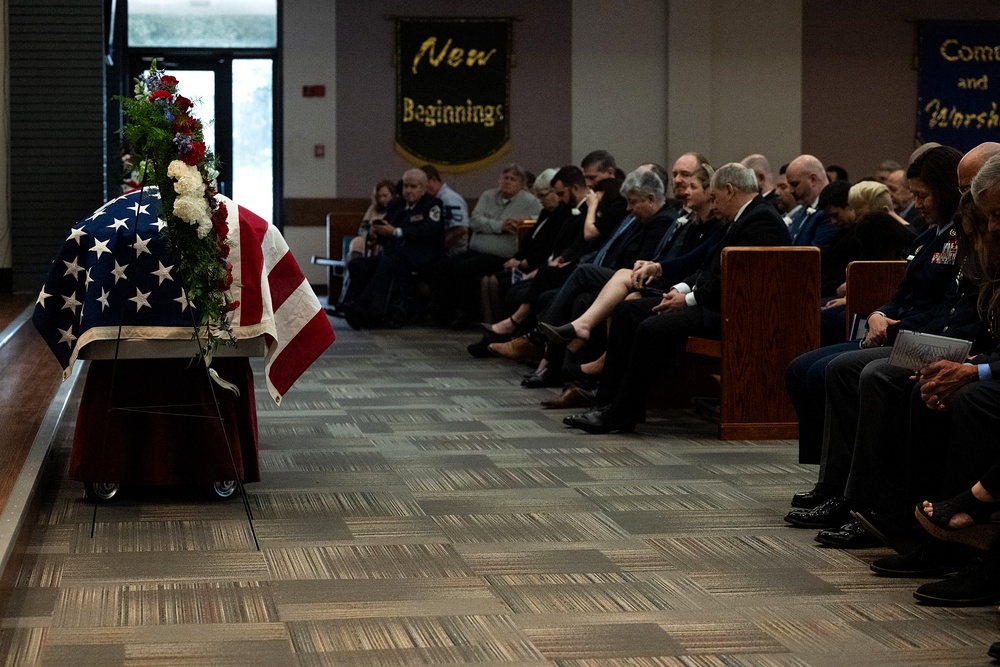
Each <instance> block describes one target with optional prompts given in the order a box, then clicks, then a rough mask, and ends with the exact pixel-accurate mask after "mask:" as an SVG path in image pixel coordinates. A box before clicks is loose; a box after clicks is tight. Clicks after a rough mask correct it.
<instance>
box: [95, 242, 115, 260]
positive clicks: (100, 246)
mask: <svg viewBox="0 0 1000 667" xmlns="http://www.w3.org/2000/svg"><path fill="white" fill-rule="evenodd" d="M110 241H111V239H105V240H103V241H98V240H97V239H94V247H93V248H91V249H90V252H96V253H97V259H100V258H101V255H103V254H104V253H108V254H110V253H111V249H110V248H108V243H109V242H110Z"/></svg>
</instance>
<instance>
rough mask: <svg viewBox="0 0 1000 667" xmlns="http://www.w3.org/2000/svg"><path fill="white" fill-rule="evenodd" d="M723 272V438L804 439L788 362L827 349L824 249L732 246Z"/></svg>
mask: <svg viewBox="0 0 1000 667" xmlns="http://www.w3.org/2000/svg"><path fill="white" fill-rule="evenodd" d="M722 275H723V288H722V313H723V319H722V340H721V341H720V342H719V344H718V348H717V350H718V354H719V355H720V366H721V374H722V378H721V405H720V417H721V421H720V425H719V437H720V438H721V439H723V440H768V439H789V438H796V437H798V418H797V416H796V413H795V410H794V408H793V407H792V403H791V401H790V400H789V398H788V394H787V391H786V389H785V368H786V367H787V366H788V364H789V362H791V361H792V359H794V358H795V357H797V356H799V355H800V354H803V353H805V352H808V351H810V350H814V349H816V348H817V347H819V317H820V312H819V300H820V252H819V249H818V248H814V247H784V246H783V247H777V248H775V247H738V248H736V247H734V248H726V249H725V250H723V253H722Z"/></svg>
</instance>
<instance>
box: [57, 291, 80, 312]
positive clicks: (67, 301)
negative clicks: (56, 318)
mask: <svg viewBox="0 0 1000 667" xmlns="http://www.w3.org/2000/svg"><path fill="white" fill-rule="evenodd" d="M79 305H80V302H79V301H77V300H76V295H75V294H70V295H69V296H64V297H63V307H62V308H60V310H66V309H67V308H69V309H70V310H71V311H72V312H74V313H75V312H76V307H77V306H79Z"/></svg>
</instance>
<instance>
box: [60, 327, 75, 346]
mask: <svg viewBox="0 0 1000 667" xmlns="http://www.w3.org/2000/svg"><path fill="white" fill-rule="evenodd" d="M56 331H58V332H59V333H60V334H62V336H60V337H59V341H58V342H59V343H66V344H67V345H69V346H70V347H73V341H75V340H76V336H74V335H73V327H70V328H68V329H56Z"/></svg>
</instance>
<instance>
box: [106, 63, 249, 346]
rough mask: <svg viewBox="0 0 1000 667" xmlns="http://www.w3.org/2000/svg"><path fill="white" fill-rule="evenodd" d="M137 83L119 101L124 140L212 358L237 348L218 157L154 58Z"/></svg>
mask: <svg viewBox="0 0 1000 667" xmlns="http://www.w3.org/2000/svg"><path fill="white" fill-rule="evenodd" d="M135 82H136V83H135V95H134V97H124V98H120V99H121V102H122V107H123V109H124V112H125V114H126V116H127V118H128V122H127V124H126V125H125V127H124V128H123V130H122V136H123V137H124V139H125V140H126V141H128V143H129V144H130V145H131V148H132V158H133V159H135V160H136V164H137V165H140V169H141V174H140V176H139V182H140V183H141V184H144V185H156V186H158V188H159V194H160V202H161V213H160V216H161V217H162V218H163V220H164V221H165V222H166V223H167V226H166V227H165V228H164V230H163V234H164V236H165V237H166V241H167V245H168V247H170V248H172V249H173V251H174V253H175V255H176V257H177V262H178V270H179V272H180V279H181V281H182V284H183V285H184V289H185V292H186V294H187V299H188V302H189V303H190V304H191V305H192V306H193V307H194V308H195V310H196V311H197V313H198V315H199V316H200V319H199V320H198V321H196V322H195V336H198V335H199V333H200V332H201V331H204V335H203V336H202V337H203V338H204V339H205V341H206V343H207V345H208V350H207V352H206V356H208V357H209V358H210V357H211V353H212V351H214V349H215V347H216V345H217V344H218V343H219V341H220V340H224V341H225V342H227V343H231V344H235V337H234V336H233V333H232V327H231V322H230V319H231V317H232V311H234V310H236V308H238V307H239V305H240V304H239V301H237V300H233V298H232V294H231V292H230V287H231V286H232V284H233V271H232V269H233V267H232V264H230V263H228V262H227V261H226V259H227V258H228V257H229V251H230V245H229V241H228V240H227V234H228V230H229V228H228V224H227V221H226V220H227V216H228V211H227V210H226V205H225V204H224V203H222V202H220V201H217V200H216V198H215V195H217V194H218V191H217V190H216V188H215V179H216V178H217V177H218V175H219V172H218V170H217V169H216V159H215V156H214V155H213V154H212V152H211V151H210V150H208V149H207V148H206V146H205V135H204V131H203V128H202V124H201V121H200V120H198V119H197V118H195V117H194V115H193V114H192V109H193V108H194V106H195V104H194V102H192V101H191V100H190V99H188V98H186V97H184V96H183V95H180V94H178V93H177V85H178V81H177V78H176V77H174V76H171V75H169V74H165V73H163V72H160V71H157V69H156V61H153V64H152V65H151V66H150V68H149V70H148V71H146V72H143V74H142V75H141V76H140V77H139V78H137V79H136V80H135Z"/></svg>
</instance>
